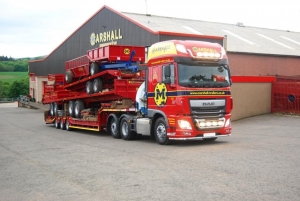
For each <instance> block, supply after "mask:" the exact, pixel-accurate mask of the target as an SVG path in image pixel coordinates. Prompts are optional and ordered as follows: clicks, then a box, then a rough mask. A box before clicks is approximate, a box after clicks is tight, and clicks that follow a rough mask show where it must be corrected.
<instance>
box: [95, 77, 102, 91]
mask: <svg viewBox="0 0 300 201" xmlns="http://www.w3.org/2000/svg"><path fill="white" fill-rule="evenodd" d="M93 89H94V93H98V92H99V91H102V80H101V79H100V78H96V79H94V81H93Z"/></svg>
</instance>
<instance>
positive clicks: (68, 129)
mask: <svg viewBox="0 0 300 201" xmlns="http://www.w3.org/2000/svg"><path fill="white" fill-rule="evenodd" d="M66 130H67V131H70V130H71V128H70V123H69V119H66Z"/></svg>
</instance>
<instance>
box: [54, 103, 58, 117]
mask: <svg viewBox="0 0 300 201" xmlns="http://www.w3.org/2000/svg"><path fill="white" fill-rule="evenodd" d="M58 109H59V108H58V104H57V103H56V102H55V103H53V113H54V116H56V112H57V110H58Z"/></svg>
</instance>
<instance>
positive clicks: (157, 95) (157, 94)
mask: <svg viewBox="0 0 300 201" xmlns="http://www.w3.org/2000/svg"><path fill="white" fill-rule="evenodd" d="M167 98H168V97H167V87H166V85H165V84H164V83H158V84H157V85H156V86H155V89H154V101H155V103H156V105H157V106H158V107H163V106H164V105H165V104H166V102H167Z"/></svg>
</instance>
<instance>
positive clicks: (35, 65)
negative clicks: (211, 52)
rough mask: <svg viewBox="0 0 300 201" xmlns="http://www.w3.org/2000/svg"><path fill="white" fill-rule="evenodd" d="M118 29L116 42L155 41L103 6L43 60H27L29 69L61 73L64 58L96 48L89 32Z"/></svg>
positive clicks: (42, 72) (144, 42)
mask: <svg viewBox="0 0 300 201" xmlns="http://www.w3.org/2000/svg"><path fill="white" fill-rule="evenodd" d="M119 29H120V31H121V34H122V39H121V40H117V44H123V45H140V46H147V45H151V44H152V43H154V42H156V41H157V36H156V35H154V34H151V33H149V32H148V31H146V30H144V29H142V28H141V27H139V26H137V25H135V24H134V23H132V22H130V21H129V20H127V19H125V18H123V17H121V16H120V15H118V14H116V13H114V12H112V11H110V10H109V9H107V8H103V9H102V10H101V11H100V12H99V13H98V14H97V15H95V16H94V17H93V18H92V19H90V20H89V21H88V22H87V23H86V24H84V25H83V26H82V27H81V28H80V29H78V30H77V31H76V32H75V33H73V34H72V35H71V36H70V37H69V38H68V39H67V40H66V41H64V42H63V43H62V44H61V45H60V46H59V47H58V48H57V49H56V50H54V51H53V52H52V53H51V54H50V55H49V56H48V57H47V58H46V59H45V60H44V61H38V62H30V63H29V71H30V73H35V75H36V76H45V75H48V74H56V73H64V72H65V62H66V61H67V60H71V59H74V58H76V57H79V56H82V55H84V54H85V53H86V51H87V50H90V49H93V48H96V47H99V44H96V45H95V46H92V45H91V44H90V36H91V34H92V33H93V32H94V33H96V34H97V33H98V34H99V33H103V32H107V31H112V30H119ZM107 42H108V41H107Z"/></svg>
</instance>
